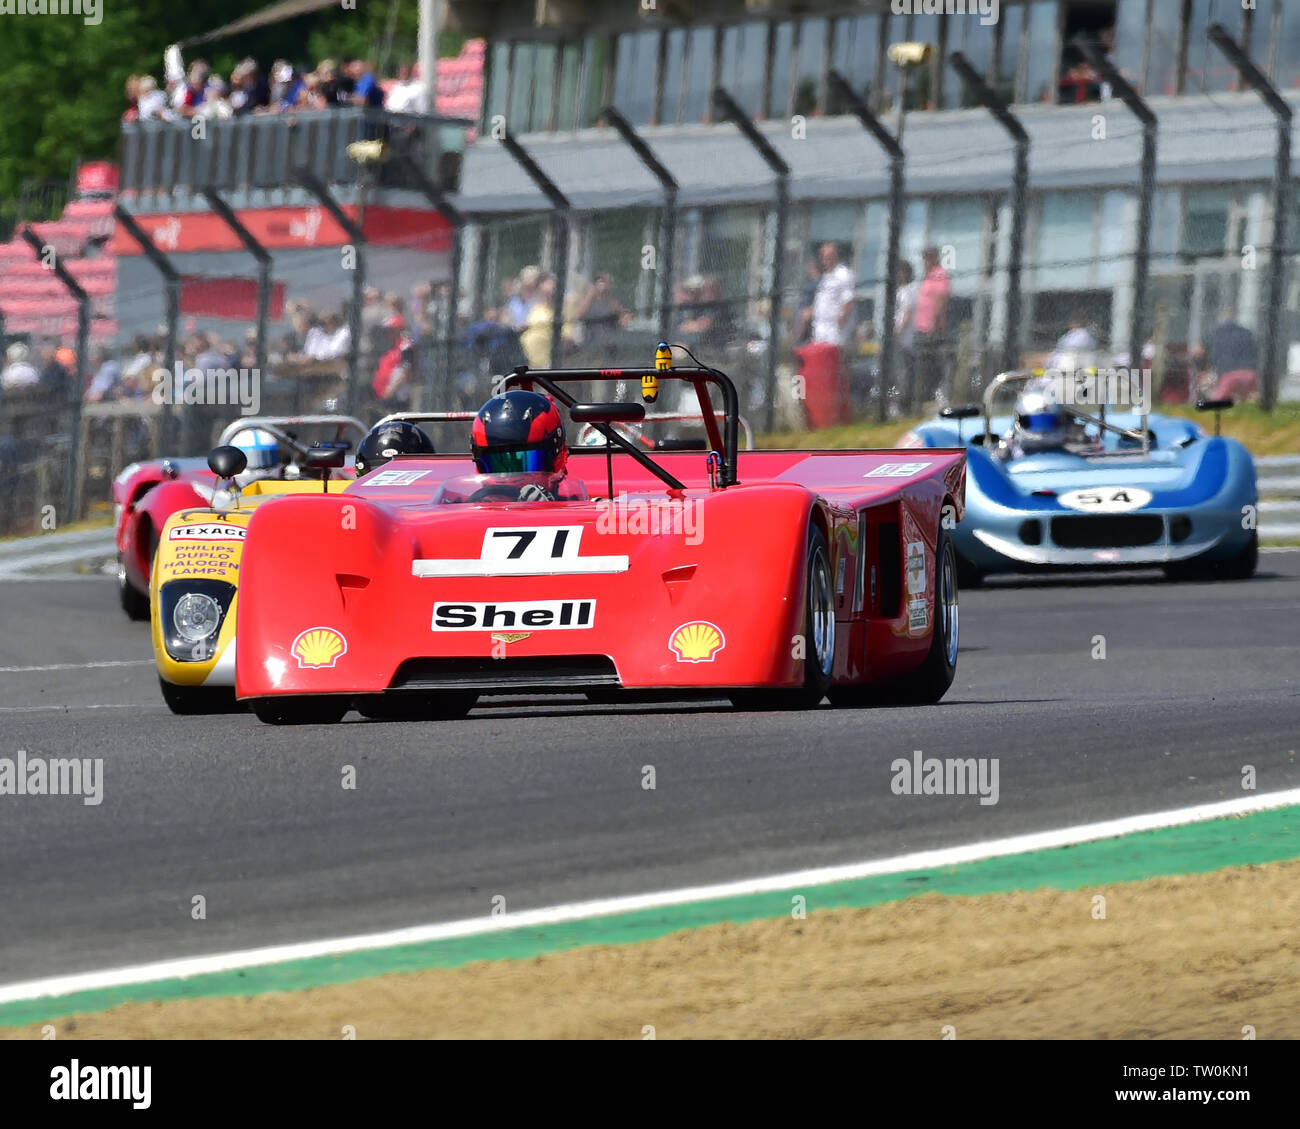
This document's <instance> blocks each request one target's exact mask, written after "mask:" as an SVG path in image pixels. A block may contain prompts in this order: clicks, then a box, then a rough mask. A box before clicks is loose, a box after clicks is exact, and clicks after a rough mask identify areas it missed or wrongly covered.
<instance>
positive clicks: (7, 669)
mask: <svg viewBox="0 0 1300 1129" xmlns="http://www.w3.org/2000/svg"><path fill="white" fill-rule="evenodd" d="M153 664H154V660H153V659H113V660H111V661H107V662H95V663H52V664H51V665H50V666H0V674H31V673H34V672H37V671H45V670H98V669H99V668H100V667H105V666H153Z"/></svg>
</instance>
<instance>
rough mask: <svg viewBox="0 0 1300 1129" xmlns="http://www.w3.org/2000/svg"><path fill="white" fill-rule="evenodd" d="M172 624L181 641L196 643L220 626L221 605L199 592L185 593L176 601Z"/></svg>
mask: <svg viewBox="0 0 1300 1129" xmlns="http://www.w3.org/2000/svg"><path fill="white" fill-rule="evenodd" d="M172 622H173V623H174V624H175V625H176V633H177V634H178V635H179V636H180V637H181V638H182V639H184V640H186V641H188V642H190V643H197V642H199V641H200V640H202V639H206V638H207V637H208V636H209V635H212V634H213V633H214V632H215V631H216V630H217V628H219V627H220V626H221V605H220V604H218V603H217V601H216V600H214V599H213V598H212V597H211V596H205V595H203V594H202V593H201V592H187V593H186V594H185V595H184V596H182V597H181V598H180V599H179V600H177V601H176V610H175V611H174V612H172Z"/></svg>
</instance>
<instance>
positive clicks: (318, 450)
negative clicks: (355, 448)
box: [307, 447, 348, 470]
mask: <svg viewBox="0 0 1300 1129" xmlns="http://www.w3.org/2000/svg"><path fill="white" fill-rule="evenodd" d="M347 455H348V453H347V450H346V449H345V448H343V447H313V448H312V449H311V450H310V451H308V452H307V465H308V466H309V467H312V468H313V469H315V470H338V469H339V468H340V467H342V466H343V465H344V464H345V463H346V462H347Z"/></svg>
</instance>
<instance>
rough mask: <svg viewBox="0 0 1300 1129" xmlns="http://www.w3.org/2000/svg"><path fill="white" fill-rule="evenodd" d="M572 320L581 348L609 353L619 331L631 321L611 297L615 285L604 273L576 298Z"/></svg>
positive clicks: (612, 296)
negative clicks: (575, 325)
mask: <svg viewBox="0 0 1300 1129" xmlns="http://www.w3.org/2000/svg"><path fill="white" fill-rule="evenodd" d="M573 320H574V321H575V322H576V323H577V324H578V325H579V326H581V328H582V340H583V344H584V345H586V346H587V348H591V349H608V348H610V347H612V346H613V345H614V344H615V343H616V341H617V338H618V330H619V329H620V327H622V326H626V325H627V323H628V322H629V321H631V320H632V313H631V311H630V310H627V309H625V308H624V307H623V304H622V303H621V302H619V300H618V299H617V298H616V297H615V296H614V281H613V279H611V278H610V276H609V275H608V274H605V273H604V272H602V273H600V274H598V275H596V279H595V281H594V282H593V283H592V284H591V286H590V287H589V288H588V289H587V290H586V292H585V293H584V294H582V295H581V297H579V298H578V300H577V302H576V303H575V304H574V308H573Z"/></svg>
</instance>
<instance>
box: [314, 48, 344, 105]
mask: <svg viewBox="0 0 1300 1129" xmlns="http://www.w3.org/2000/svg"><path fill="white" fill-rule="evenodd" d="M316 77H317V78H318V79H319V80H320V89H319V95H320V99H321V101H322V103H323V104H324V105H326V106H328V107H330V108H331V109H332V108H333V107H335V106H338V105H340V104H341V101H342V99H343V98H344V97H345V96H346V94H347V90H346V89H345V87H344V85H343V84H342V83H341V82H340V80H339V74H338V68H337V67H336V66H335V65H334V60H333V59H322V60H321V61H320V65H319V66H318V67H317V68H316Z"/></svg>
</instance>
